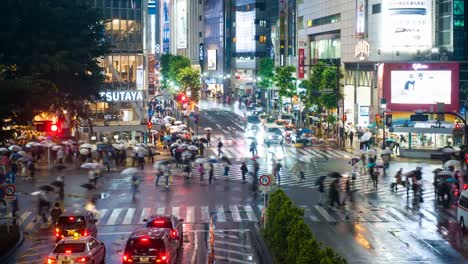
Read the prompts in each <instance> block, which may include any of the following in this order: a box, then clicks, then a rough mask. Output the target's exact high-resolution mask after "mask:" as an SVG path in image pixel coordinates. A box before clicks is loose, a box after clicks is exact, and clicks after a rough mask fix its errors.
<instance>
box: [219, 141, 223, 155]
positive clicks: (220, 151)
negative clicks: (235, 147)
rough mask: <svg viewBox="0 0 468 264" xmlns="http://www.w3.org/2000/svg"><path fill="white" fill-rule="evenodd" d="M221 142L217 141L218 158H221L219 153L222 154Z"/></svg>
mask: <svg viewBox="0 0 468 264" xmlns="http://www.w3.org/2000/svg"><path fill="white" fill-rule="evenodd" d="M223 145H224V144H223V142H222V141H221V139H219V141H218V156H221V153H222V150H221V149H222V147H223Z"/></svg>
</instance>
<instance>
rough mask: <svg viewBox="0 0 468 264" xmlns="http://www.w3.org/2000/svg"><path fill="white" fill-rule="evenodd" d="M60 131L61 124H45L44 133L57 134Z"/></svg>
mask: <svg viewBox="0 0 468 264" xmlns="http://www.w3.org/2000/svg"><path fill="white" fill-rule="evenodd" d="M60 131H62V124H61V123H53V122H52V121H50V122H47V123H46V132H49V133H57V132H60Z"/></svg>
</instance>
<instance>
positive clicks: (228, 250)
mask: <svg viewBox="0 0 468 264" xmlns="http://www.w3.org/2000/svg"><path fill="white" fill-rule="evenodd" d="M216 251H218V252H219V251H224V252H228V253H234V254H236V255H242V256H250V257H252V253H244V252H239V250H232V249H225V248H215V252H216ZM222 259H224V257H223V258H222ZM222 259H219V260H222ZM236 261H238V259H237V260H235V261H234V262H236ZM249 263H251V262H249Z"/></svg>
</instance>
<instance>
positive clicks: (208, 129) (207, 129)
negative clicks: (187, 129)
mask: <svg viewBox="0 0 468 264" xmlns="http://www.w3.org/2000/svg"><path fill="white" fill-rule="evenodd" d="M203 130H205V131H210V130H213V129H212V128H211V127H205V128H204V129H203Z"/></svg>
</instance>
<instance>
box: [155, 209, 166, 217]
mask: <svg viewBox="0 0 468 264" xmlns="http://www.w3.org/2000/svg"><path fill="white" fill-rule="evenodd" d="M165 213H166V207H159V208H158V209H157V210H156V214H158V215H163V214H165Z"/></svg>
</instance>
